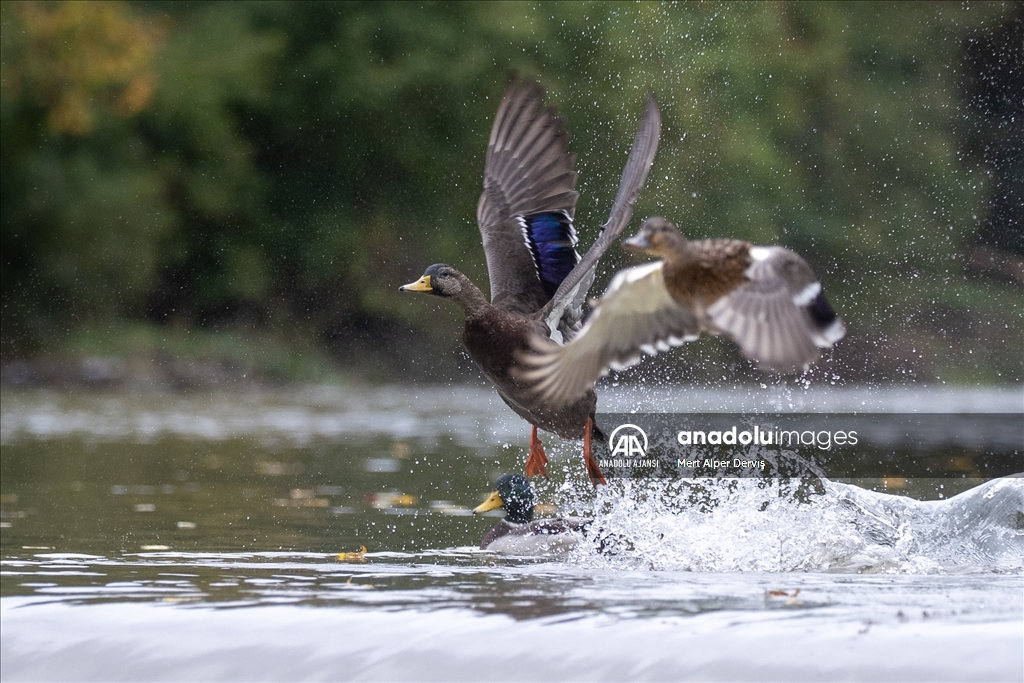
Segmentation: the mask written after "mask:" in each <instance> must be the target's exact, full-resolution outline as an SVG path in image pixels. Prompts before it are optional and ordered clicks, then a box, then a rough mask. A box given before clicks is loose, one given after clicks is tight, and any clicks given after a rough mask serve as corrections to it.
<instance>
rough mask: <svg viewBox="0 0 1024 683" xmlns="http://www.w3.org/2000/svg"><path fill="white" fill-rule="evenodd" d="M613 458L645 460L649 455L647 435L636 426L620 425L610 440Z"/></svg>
mask: <svg viewBox="0 0 1024 683" xmlns="http://www.w3.org/2000/svg"><path fill="white" fill-rule="evenodd" d="M608 445H610V446H611V447H612V457H613V458H614V457H615V456H620V457H623V458H643V457H646V455H647V433H646V432H644V430H642V429H640V428H639V427H637V426H636V425H630V424H625V425H619V426H618V427H616V428H615V431H614V432H612V435H611V437H610V438H609V439H608Z"/></svg>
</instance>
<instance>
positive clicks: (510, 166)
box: [401, 80, 661, 485]
mask: <svg viewBox="0 0 1024 683" xmlns="http://www.w3.org/2000/svg"><path fill="white" fill-rule="evenodd" d="M543 99H544V89H543V88H542V87H541V86H540V85H539V84H537V83H535V82H526V83H520V82H517V81H515V80H513V81H512V82H511V83H510V84H509V86H508V88H507V89H506V90H505V95H504V97H503V98H502V101H501V104H500V105H499V107H498V113H497V116H496V117H495V120H494V126H493V128H492V129H491V137H490V140H489V142H488V144H487V158H486V162H485V165H484V190H483V193H482V194H481V195H480V201H479V203H478V205H477V214H476V215H477V223H478V225H479V228H480V235H481V237H482V238H483V246H484V255H485V256H486V258H487V271H488V274H489V276H490V291H491V299H490V301H488V300H487V297H486V296H484V294H483V292H481V291H480V289H479V287H477V286H476V285H475V284H473V283H472V282H471V281H470V280H469V278H467V277H466V276H465V275H464V274H462V273H461V272H459V271H458V270H457V269H455V268H454V267H452V266H450V265H448V264H444V263H436V264H434V265H432V266H430V267H428V268H427V269H426V270H425V271H424V273H423V276H422V277H420V279H419V280H417V281H416V282H413V283H410V284H408V285H404V286H403V287H401V291H403V292H420V293H424V294H433V295H435V296H439V297H442V298H446V299H451V300H452V301H454V302H455V303H456V304H458V305H459V306H460V307H461V308H462V310H463V312H464V313H465V327H464V329H463V332H462V341H463V343H464V344H465V346H466V350H467V351H468V352H469V355H470V357H471V358H472V359H473V360H474V361H476V363H477V365H479V366H480V368H481V369H482V370H483V373H484V375H485V376H486V377H487V378H488V379H489V380H490V381H491V382H492V383H493V384H494V386H495V388H496V389H497V390H498V395H499V396H501V399H502V400H503V401H504V402H505V403H506V404H507V405H508V406H509V407H510V408H511V409H512V410H513V411H515V412H516V414H518V415H519V416H520V417H522V418H523V419H525V420H526V421H527V422H529V423H530V424H531V425H532V431H531V434H530V454H529V457H528V458H527V461H526V474H527V476H534V475H538V474H539V475H544V476H547V468H546V466H545V463H546V462H547V455H546V454H545V453H544V447H543V445H542V444H541V442H540V440H539V439H538V437H537V429H538V427H539V428H540V429H543V430H545V431H548V432H552V433H554V434H557V435H558V436H561V437H563V438H567V439H581V438H582V439H583V457H584V462H585V464H586V468H587V474H588V475H589V476H590V480H591V482H593V483H594V485H597V484H599V483H600V484H603V483H605V479H604V474H603V473H602V472H601V468H600V467H599V466H598V464H597V460H596V459H595V458H594V456H593V454H592V452H591V439H594V438H596V439H599V440H602V441H603V440H604V439H605V438H606V437H605V434H604V432H602V431H601V429H600V428H599V427H598V426H597V425H596V424H595V423H594V412H595V410H596V408H597V394H596V393H595V392H594V389H593V387H585V388H584V389H583V390H581V391H580V392H579V393H578V394H576V395H575V396H573V397H572V399H571V400H566V401H562V402H561V403H559V404H558V405H552V404H551V403H550V402H548V401H546V400H545V399H544V398H543V397H542V396H540V395H539V394H538V393H537V392H536V391H535V389H534V386H533V382H531V381H526V380H523V379H522V378H521V377H520V372H519V371H520V370H521V369H522V367H521V365H520V361H519V358H520V357H521V355H522V354H523V352H525V351H527V350H528V349H529V348H530V344H531V341H530V340H531V338H536V341H535V342H534V344H535V345H536V346H537V347H538V348H542V349H557V348H559V344H560V343H561V342H563V341H565V340H568V339H571V338H572V337H573V335H575V334H576V333H577V332H578V331H579V329H580V325H581V318H582V305H583V302H584V301H585V300H586V296H587V290H588V289H589V288H590V285H591V283H592V282H593V280H594V273H595V269H596V266H597V261H598V259H599V258H600V257H601V254H603V253H604V252H605V251H606V250H607V249H608V247H609V245H611V243H612V242H613V241H615V239H616V238H617V237H618V236H619V233H621V232H622V229H623V228H624V227H625V225H626V223H627V222H629V219H630V216H631V215H632V213H633V202H634V201H635V200H636V197H637V195H638V194H639V192H640V188H641V187H642V186H643V183H644V180H645V179H646V177H647V172H648V170H649V169H650V167H651V163H652V162H653V160H654V153H655V151H656V150H657V147H658V137H659V134H660V128H661V117H660V114H659V112H658V106H657V103H656V102H655V100H654V97H653V95H652V96H650V97H649V99H648V103H647V109H646V112H645V113H644V117H643V120H642V121H641V122H640V128H639V130H638V131H637V134H636V137H635V139H634V141H633V148H632V150H631V151H630V154H629V158H628V160H627V161H626V167H625V169H624V170H623V172H622V178H621V181H620V184H619V192H618V195H617V196H616V198H615V202H614V203H613V204H612V209H611V213H610V216H609V218H608V221H607V222H606V223H605V224H604V225H603V226H602V227H601V234H600V235H599V236H598V238H597V240H596V241H595V242H594V243H593V245H592V246H591V247H590V249H589V250H588V251H587V253H586V254H585V255H584V256H583V257H582V258H581V257H580V255H579V254H578V253H577V252H576V249H575V247H576V244H577V237H576V229H575V227H574V225H573V216H574V214H575V210H576V200H577V198H578V197H579V193H578V192H577V191H576V189H575V188H576V171H575V170H574V166H575V162H576V155H575V154H570V153H569V151H568V147H567V143H568V140H569V135H568V133H567V132H566V130H565V126H564V124H563V122H562V119H561V118H559V117H558V116H557V115H556V112H555V109H554V108H553V107H546V108H545V107H544V106H543Z"/></svg>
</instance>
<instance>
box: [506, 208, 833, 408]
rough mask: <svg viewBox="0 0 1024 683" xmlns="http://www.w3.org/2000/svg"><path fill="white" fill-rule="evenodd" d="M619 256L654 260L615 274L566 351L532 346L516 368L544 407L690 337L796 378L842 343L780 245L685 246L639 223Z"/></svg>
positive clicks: (676, 236)
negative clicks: (717, 341) (723, 338)
mask: <svg viewBox="0 0 1024 683" xmlns="http://www.w3.org/2000/svg"><path fill="white" fill-rule="evenodd" d="M623 246H624V247H626V248H627V249H632V250H638V251H643V252H645V253H648V254H651V255H653V256H657V257H659V258H660V259H661V260H660V261H655V262H653V263H647V264H644V265H641V266H635V267H633V268H627V269H626V270H623V271H621V272H619V273H618V274H617V275H616V276H615V278H614V279H613V280H612V282H611V284H610V285H609V287H608V291H607V292H605V295H604V297H602V299H601V300H600V302H598V303H597V305H596V307H595V309H594V311H593V313H591V315H590V317H589V319H588V320H587V323H586V325H585V326H584V327H583V329H582V330H581V331H580V332H579V334H577V335H576V337H575V338H574V339H573V340H572V342H570V343H569V344H566V345H565V346H561V347H551V346H549V345H546V344H542V343H540V341H539V340H534V343H533V353H532V354H528V355H524V356H523V357H522V358H521V359H520V360H521V363H522V364H523V366H526V367H529V368H530V369H529V370H526V371H522V378H523V380H524V381H528V382H535V383H536V385H535V386H536V390H537V391H538V393H539V395H541V396H542V397H543V398H545V399H547V400H548V401H550V402H552V403H553V404H561V403H563V402H567V401H571V400H574V399H575V397H577V396H580V395H581V394H583V393H585V392H587V391H590V390H591V389H592V387H593V384H594V382H596V381H597V379H598V378H600V377H601V376H602V375H604V374H606V373H607V372H608V369H609V368H612V369H615V370H620V369H623V368H626V367H629V366H630V365H633V364H635V363H637V362H638V361H639V360H640V357H641V355H640V354H641V352H643V353H647V354H649V355H654V354H655V353H657V352H658V351H667V350H668V349H669V348H670V347H672V346H679V345H681V344H683V343H685V342H688V341H693V340H695V339H697V338H698V337H699V336H700V334H701V332H710V333H711V334H718V333H724V334H727V335H728V336H730V337H731V338H732V339H734V340H735V341H736V343H738V344H739V345H740V348H741V349H742V350H743V353H744V354H745V355H746V356H747V357H748V358H751V359H753V360H755V361H757V362H758V364H759V366H760V367H762V368H764V369H768V370H772V371H775V372H779V373H791V372H802V371H804V370H806V368H807V367H808V365H809V364H810V363H812V362H814V361H815V360H816V359H817V358H818V355H819V349H827V348H830V347H831V346H832V345H833V344H835V343H836V342H837V341H839V340H840V339H842V338H843V335H844V334H845V333H846V329H845V327H844V326H843V321H842V320H841V319H840V318H839V316H838V315H836V312H835V311H834V310H833V309H832V306H830V305H829V303H828V299H826V298H825V294H824V292H823V291H822V289H821V283H820V282H818V279H817V277H816V276H815V275H814V271H812V270H811V267H810V266H808V265H807V262H806V261H804V260H803V259H802V258H800V256H798V255H797V254H795V253H793V252H792V251H790V250H789V249H785V248H783V247H777V246H773V247H756V246H753V245H751V244H750V243H748V242H744V241H741V240H734V239H710V240H700V241H690V240H688V239H686V237H684V236H683V235H682V234H681V233H680V232H679V230H677V229H676V227H675V226H674V225H672V223H670V222H669V221H668V220H666V219H664V218H660V217H654V218H649V219H647V220H646V221H645V222H644V224H643V225H642V226H641V228H640V232H638V233H637V234H636V235H635V236H633V237H631V238H630V239H628V240H626V241H625V242H623Z"/></svg>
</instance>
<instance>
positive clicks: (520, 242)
mask: <svg viewBox="0 0 1024 683" xmlns="http://www.w3.org/2000/svg"><path fill="white" fill-rule="evenodd" d="M543 103H544V89H543V88H542V87H541V86H540V85H539V84H538V83H535V82H526V83H519V82H516V81H515V80H513V81H512V82H511V83H510V84H509V86H508V88H506V90H505V95H504V97H503V98H502V100H501V104H500V105H499V107H498V114H497V116H496V117H495V120H494V126H493V128H492V129H491V137H490V140H489V142H488V144H487V161H486V164H485V167H484V191H483V193H482V194H481V195H480V202H479V203H478V205H477V222H478V224H479V226H480V235H481V237H482V238H483V244H484V254H485V255H486V257H487V271H488V274H489V275H490V282H491V303H493V304H495V305H496V306H501V307H503V308H506V309H509V310H516V311H519V312H522V313H534V312H536V311H537V310H538V309H540V308H541V307H542V306H543V305H544V304H545V303H546V302H547V301H548V300H549V299H550V298H551V295H552V294H553V293H554V292H555V290H556V289H557V288H558V285H559V284H560V283H561V282H562V280H563V279H564V278H565V276H566V275H568V274H569V273H570V272H571V271H572V270H573V267H574V266H575V265H576V263H577V262H578V261H579V258H580V257H579V254H577V253H576V249H575V246H576V241H577V240H576V230H575V228H574V227H573V224H572V220H573V215H574V213H575V210H576V199H577V197H578V196H579V193H578V192H576V189H575V188H576V171H575V170H574V166H575V163H576V155H574V154H570V153H569V151H568V147H567V144H568V140H569V134H568V133H567V132H566V130H565V126H564V124H563V122H562V119H561V118H559V117H558V116H557V115H556V113H555V110H554V108H553V107H547V108H545V107H544V106H543Z"/></svg>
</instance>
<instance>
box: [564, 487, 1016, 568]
mask: <svg viewBox="0 0 1024 683" xmlns="http://www.w3.org/2000/svg"><path fill="white" fill-rule="evenodd" d="M597 496H598V497H597V500H596V501H595V504H594V509H595V511H596V515H595V516H596V519H595V528H596V529H598V532H597V533H596V534H595V535H594V538H593V539H591V542H590V543H588V544H586V545H584V546H582V547H580V548H579V549H578V550H577V551H576V553H575V554H574V555H573V557H572V558H571V560H572V561H573V562H577V563H580V564H582V565H587V566H608V565H612V566H619V567H624V566H625V567H633V568H637V569H640V568H645V569H656V570H684V571H701V572H710V571H714V572H729V571H744V572H749V571H769V572H785V571H809V572H856V573H877V572H887V573H909V574H919V573H946V572H950V573H952V572H978V571H999V572H1012V573H1017V572H1022V571H1024V478H1004V479H995V480H992V481H989V482H987V483H984V484H982V485H980V486H977V487H975V488H973V489H971V490H969V491H966V492H964V493H961V494H959V495H957V496H954V497H952V498H950V499H948V500H940V501H918V500H914V499H912V498H907V497H904V496H894V495H888V494H884V493H877V492H873V491H869V490H866V489H863V488H859V487H857V486H853V485H850V484H844V483H840V482H835V481H829V480H827V479H815V480H789V481H787V480H748V479H723V480H711V481H696V482H695V481H689V480H681V481H665V480H643V481H641V480H636V481H619V482H614V483H613V484H612V485H611V486H608V487H605V488H604V489H602V490H601V491H600V492H599V493H598V494H597Z"/></svg>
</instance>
